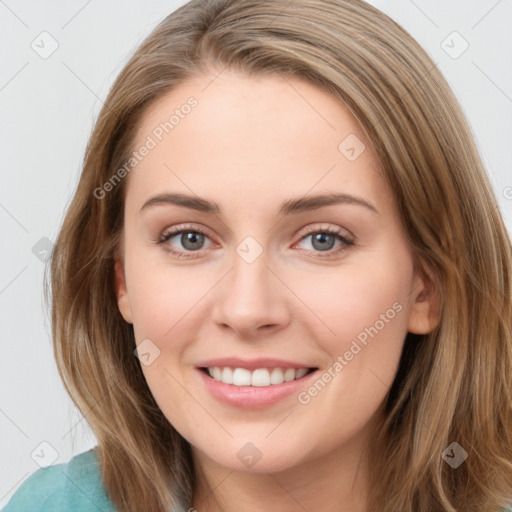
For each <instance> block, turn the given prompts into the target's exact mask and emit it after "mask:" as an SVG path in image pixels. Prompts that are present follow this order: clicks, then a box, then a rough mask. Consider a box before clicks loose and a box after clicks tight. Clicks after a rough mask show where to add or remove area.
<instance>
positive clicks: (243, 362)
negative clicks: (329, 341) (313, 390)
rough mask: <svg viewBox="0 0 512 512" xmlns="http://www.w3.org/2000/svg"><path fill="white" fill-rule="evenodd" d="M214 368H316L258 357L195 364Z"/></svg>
mask: <svg viewBox="0 0 512 512" xmlns="http://www.w3.org/2000/svg"><path fill="white" fill-rule="evenodd" d="M214 366H219V367H224V366H229V367H230V368H246V369H247V370H256V369H258V368H295V369H297V370H298V369H299V368H316V367H315V366H312V365H310V364H307V363H297V362H294V361H285V360H284V359H273V358H268V357H259V358H257V359H241V358H240V357H219V358H216V359H208V360H204V361H200V362H199V363H197V364H196V367H197V368H213V367H214Z"/></svg>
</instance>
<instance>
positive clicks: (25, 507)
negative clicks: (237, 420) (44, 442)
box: [2, 448, 512, 512]
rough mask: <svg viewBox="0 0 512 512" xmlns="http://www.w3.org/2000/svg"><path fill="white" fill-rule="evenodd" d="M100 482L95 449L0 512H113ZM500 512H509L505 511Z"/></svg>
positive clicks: (52, 470)
mask: <svg viewBox="0 0 512 512" xmlns="http://www.w3.org/2000/svg"><path fill="white" fill-rule="evenodd" d="M116 510H117V509H116V508H115V506H114V504H113V503H112V502H111V501H110V499H109V498H108V497H107V495H106V491H105V487H104V486H103V482H102V480H101V474H100V467H99V461H98V457H97V455H96V452H95V449H94V448H92V449H91V450H89V451H88V452H85V453H81V454H80V455H77V456H75V457H73V458H72V459H71V460H70V461H69V462H68V463H64V464H57V465H55V466H50V467H48V468H41V469H38V470H37V471H36V472H35V473H33V474H32V475H30V477H29V478H27V480H25V482H23V484H22V485H21V486H20V487H19V488H18V489H17V490H16V492H15V493H14V495H13V497H12V498H11V500H10V501H9V503H8V504H7V506H6V507H5V508H4V509H2V512H26V511H30V512H69V511H71V512H116ZM504 512H512V508H505V509H504Z"/></svg>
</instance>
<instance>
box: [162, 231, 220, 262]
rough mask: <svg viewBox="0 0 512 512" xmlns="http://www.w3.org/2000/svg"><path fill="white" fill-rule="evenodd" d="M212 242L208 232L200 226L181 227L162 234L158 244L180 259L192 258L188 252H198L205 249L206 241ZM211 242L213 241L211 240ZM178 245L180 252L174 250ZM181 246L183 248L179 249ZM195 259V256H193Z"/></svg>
mask: <svg viewBox="0 0 512 512" xmlns="http://www.w3.org/2000/svg"><path fill="white" fill-rule="evenodd" d="M206 240H210V238H209V237H208V236H207V234H206V232H205V231H204V230H203V229H201V228H200V227H198V226H181V227H177V228H171V229H170V230H168V231H166V232H165V233H163V234H162V236H161V237H160V239H159V240H158V243H159V244H161V245H163V248H164V250H166V251H168V252H170V253H172V254H174V255H175V256H178V257H180V258H181V257H185V258H187V257H190V256H189V255H188V254H186V253H187V252H198V251H200V250H201V249H204V248H205V247H204V245H205V241H206ZM210 242H211V240H210ZM176 245H178V250H176V249H174V248H173V247H176ZM180 245H181V248H180V247H179V246H180ZM192 257H193V256H192Z"/></svg>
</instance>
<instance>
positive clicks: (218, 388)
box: [196, 369, 318, 409]
mask: <svg viewBox="0 0 512 512" xmlns="http://www.w3.org/2000/svg"><path fill="white" fill-rule="evenodd" d="M196 371H197V372H199V375H200V378H201V379H202V380H203V382H204V384H205V386H206V388H207V389H208V391H209V392H210V393H211V394H212V395H213V396H214V397H215V398H216V399H217V400H219V401H221V402H223V403H225V404H229V405H233V406H234V407H239V408H241V409H262V408H264V407H267V406H269V405H272V404H275V403H277V402H279V401H280V400H282V399H284V398H286V397H287V396H290V395H292V394H294V393H295V394H298V393H299V391H300V390H301V389H302V388H303V387H304V385H305V384H307V383H308V382H309V381H310V380H311V378H312V377H314V376H315V374H316V373H317V371H318V370H314V371H312V372H311V373H308V374H307V375H305V376H304V377H302V378H300V379H297V380H292V381H290V382H283V383H282V384H272V385H270V386H235V385H234V384H224V382H219V381H217V380H215V379H213V378H212V377H209V376H208V375H206V373H204V372H203V371H202V370H200V369H196Z"/></svg>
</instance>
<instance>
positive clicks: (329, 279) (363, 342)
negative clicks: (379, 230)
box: [300, 252, 412, 366]
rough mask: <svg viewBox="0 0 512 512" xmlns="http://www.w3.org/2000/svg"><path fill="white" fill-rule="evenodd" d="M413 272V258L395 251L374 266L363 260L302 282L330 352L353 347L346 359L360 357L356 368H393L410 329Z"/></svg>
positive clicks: (333, 357) (336, 353)
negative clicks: (387, 366)
mask: <svg viewBox="0 0 512 512" xmlns="http://www.w3.org/2000/svg"><path fill="white" fill-rule="evenodd" d="M411 273H412V268H411V266H410V261H409V259H408V258H399V257H398V255H397V253H396V252H395V253H394V254H393V253H390V255H389V257H384V255H383V257H382V258H381V259H380V260H378V263H377V262H376V260H374V262H373V264H372V265H366V264H365V263H364V262H363V261H360V262H358V263H357V264H354V265H347V266H345V267H340V269H339V271H337V272H330V273H329V275H327V274H326V277H325V278H324V279H318V277H316V278H313V277H312V278H311V279H308V280H307V281H304V280H303V281H302V291H301V292H300V293H301V296H304V297H307V298H308V300H307V303H308V305H309V306H310V308H311V310H312V311H314V312H315V313H317V314H318V317H319V319H320V320H321V321H322V326H323V327H322V328H321V330H320V328H319V330H317V331H316V334H317V336H318V338H317V339H318V340H320V339H322V340H323V341H322V345H323V349H324V350H325V352H327V353H328V354H329V355H330V356H331V358H332V359H336V358H337V357H338V356H339V355H342V356H343V355H344V354H345V353H346V352H347V351H349V352H350V351H351V352H352V354H350V353H348V354H347V359H350V360H352V359H354V360H355V359H358V364H356V365H354V366H363V365H365V364H370V363H375V364H378V365H380V364H386V361H389V363H390V364H391V365H392V366H393V365H394V364H395V363H396V360H397V359H399V356H400V351H401V347H402V343H403V340H404V338H405V335H406V333H407V308H408V300H409V299H408V297H409V293H410V283H411ZM358 345H359V347H360V350H359V349H358ZM370 345H371V350H368V349H369V348H370ZM355 354H358V355H357V357H354V356H355ZM362 354H364V355H363V357H361V355H362Z"/></svg>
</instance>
